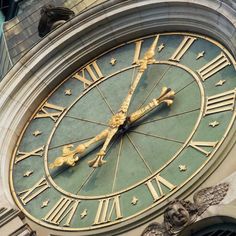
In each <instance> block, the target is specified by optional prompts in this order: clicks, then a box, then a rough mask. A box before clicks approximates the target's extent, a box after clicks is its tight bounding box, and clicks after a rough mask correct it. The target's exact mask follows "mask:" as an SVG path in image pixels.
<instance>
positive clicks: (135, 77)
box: [10, 33, 236, 231]
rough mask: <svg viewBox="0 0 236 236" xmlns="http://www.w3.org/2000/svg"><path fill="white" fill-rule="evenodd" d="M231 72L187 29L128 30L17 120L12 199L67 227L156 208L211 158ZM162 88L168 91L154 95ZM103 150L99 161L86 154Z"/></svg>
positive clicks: (219, 139)
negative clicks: (145, 33) (132, 34)
mask: <svg viewBox="0 0 236 236" xmlns="http://www.w3.org/2000/svg"><path fill="white" fill-rule="evenodd" d="M151 49H152V50H153V51H152V53H151V54H150V50H151ZM147 52H149V53H147ZM145 62H146V64H145ZM234 77H235V61H234V60H233V57H232V56H231V55H230V54H229V53H228V51H227V50H226V49H225V48H224V47H223V46H221V45H220V44H219V43H217V42H215V41H213V40H211V39H208V38H206V37H202V36H199V35H194V34H186V33H168V34H160V35H154V36H149V37H145V38H141V39H135V40H134V41H132V42H127V43H124V44H123V45H120V46H118V47H116V48H113V49H111V50H110V51H108V52H106V53H104V54H103V55H101V56H99V57H97V58H95V59H94V60H93V61H90V62H89V63H88V64H86V65H84V67H82V68H79V69H78V70H77V71H75V72H74V73H73V74H72V75H71V76H70V77H69V78H66V79H65V80H64V81H63V82H62V83H61V84H60V85H59V86H58V87H57V88H55V89H54V90H53V91H52V92H51V94H49V95H48V97H47V98H45V100H44V101H43V103H42V105H41V106H40V107H39V108H38V110H36V111H35V112H34V114H33V116H32V117H31V119H30V120H29V122H28V123H27V124H26V126H25V129H24V131H23V132H22V135H21V137H20V139H19V141H18V144H17V145H16V149H15V153H14V155H13V157H12V162H11V172H10V185H11V190H12V195H13V197H14V199H15V201H16V204H17V205H18V206H19V208H20V209H22V211H23V212H24V213H25V214H26V215H27V216H28V217H29V218H31V219H32V220H34V221H35V222H37V223H39V224H41V225H44V226H46V227H49V228H55V229H59V230H67V231H86V230H91V229H97V228H103V227H104V230H108V229H109V228H107V226H110V225H116V226H117V227H119V223H121V222H124V221H128V220H131V219H132V220H133V221H135V219H136V217H140V216H142V214H147V213H148V211H150V210H153V209H156V210H158V207H160V204H161V203H163V202H164V201H165V200H166V199H167V198H168V197H171V196H172V195H173V194H175V195H174V196H177V194H178V191H179V190H180V189H182V188H188V187H190V186H191V185H192V184H193V182H194V180H195V179H196V176H197V175H199V174H201V173H202V174H203V173H204V171H205V169H206V167H207V166H209V165H212V164H214V162H216V161H218V160H219V158H220V155H219V154H220V152H221V149H222V146H223V145H225V139H227V137H228V136H229V135H230V129H231V127H232V125H233V122H234V119H235V110H234V109H235V104H234V103H235V92H236V90H235V87H236V80H235V78H234ZM135 82H137V87H136V88H135V89H134V93H133V95H132V96H131V95H130V97H129V95H128V97H129V98H131V102H130V104H129V107H128V111H127V114H126V113H125V114H124V112H123V113H122V112H121V113H122V114H124V116H125V121H124V120H123V121H122V122H121V125H120V126H119V125H116V122H118V123H119V119H115V118H117V116H115V114H119V115H120V114H121V113H120V111H121V110H122V109H123V108H121V104H123V101H126V102H127V94H130V91H131V90H132V89H130V87H131V85H132V86H133V85H134V83H135ZM165 87H168V88H171V89H172V90H173V91H174V92H175V95H174V100H173V94H172V95H171V96H170V97H169V98H167V99H166V100H165V102H162V103H160V104H159V103H158V102H159V101H160V95H161V94H162V93H163V88H165ZM158 99H159V100H158ZM172 100H173V104H171V103H172ZM167 101H171V102H170V103H168V102H167ZM167 103H168V104H167ZM168 105H169V106H168ZM150 107H152V108H151V109H150ZM137 114H138V118H137V119H134V118H133V117H135V115H137ZM140 114H142V115H140ZM112 117H113V118H112ZM127 117H128V118H127ZM111 118H112V119H111ZM125 124H126V125H125ZM127 124H128V125H127ZM113 131H114V135H111V133H112V132H113ZM108 137H110V140H108ZM108 141H109V142H108ZM104 143H105V149H102V150H101V148H102V147H104V146H103V145H104ZM106 144H107V145H106ZM82 147H83V148H82ZM81 148H82V149H81ZM104 150H105V156H104V158H103V160H104V161H106V163H103V164H102V161H101V160H100V162H96V161H97V160H98V159H99V158H97V159H96V156H98V153H100V154H101V151H104ZM69 157H70V158H71V159H70V158H69ZM65 160H68V161H67V162H66V161H65ZM71 160H72V161H71ZM91 160H95V161H94V162H91ZM89 161H90V162H89ZM88 162H89V163H90V164H88ZM98 163H99V164H98ZM101 164H102V165H101ZM96 165H101V166H99V167H97V168H95V167H96Z"/></svg>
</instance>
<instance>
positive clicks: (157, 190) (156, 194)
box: [145, 174, 176, 202]
mask: <svg viewBox="0 0 236 236" xmlns="http://www.w3.org/2000/svg"><path fill="white" fill-rule="evenodd" d="M145 184H146V185H147V187H148V190H149V191H150V193H151V195H152V197H153V200H154V202H155V201H157V200H159V199H160V198H162V197H164V196H165V195H166V194H165V192H164V191H163V189H162V186H165V187H167V188H168V189H169V191H172V190H173V189H174V188H175V187H176V186H175V185H173V184H172V183H170V182H169V181H168V180H166V179H164V178H163V177H161V176H160V175H159V174H158V175H156V176H155V177H154V178H152V179H150V180H148V181H147V182H146V183H145Z"/></svg>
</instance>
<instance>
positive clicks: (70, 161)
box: [49, 129, 109, 169]
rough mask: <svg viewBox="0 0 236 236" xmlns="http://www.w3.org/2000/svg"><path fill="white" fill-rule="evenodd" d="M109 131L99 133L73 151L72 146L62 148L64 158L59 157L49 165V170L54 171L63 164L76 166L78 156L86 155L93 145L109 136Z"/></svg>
mask: <svg viewBox="0 0 236 236" xmlns="http://www.w3.org/2000/svg"><path fill="white" fill-rule="evenodd" d="M108 130H109V129H105V130H103V131H102V132H101V133H99V134H98V135H96V136H95V137H93V138H92V139H90V140H89V141H87V142H85V143H82V144H79V145H78V146H77V147H76V148H75V149H71V148H72V147H73V145H72V144H69V145H65V146H64V147H63V148H62V156H59V157H57V158H56V159H55V161H54V162H53V163H51V164H50V165H49V168H50V169H53V168H55V167H58V166H62V165H63V164H66V165H68V166H74V165H75V164H76V162H77V161H78V160H79V157H78V156H77V155H76V154H82V153H84V152H85V150H86V149H87V148H88V147H89V146H91V145H92V144H93V143H96V142H98V141H100V140H102V139H105V138H106V137H107V135H108Z"/></svg>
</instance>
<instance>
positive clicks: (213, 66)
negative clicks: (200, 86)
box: [197, 52, 230, 81]
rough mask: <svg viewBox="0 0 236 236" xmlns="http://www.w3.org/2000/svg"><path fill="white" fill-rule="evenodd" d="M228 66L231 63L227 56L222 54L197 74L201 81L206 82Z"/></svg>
mask: <svg viewBox="0 0 236 236" xmlns="http://www.w3.org/2000/svg"><path fill="white" fill-rule="evenodd" d="M228 65H230V61H229V60H228V58H227V57H226V56H225V54H224V53H223V52H221V53H220V54H219V55H218V56H217V57H216V58H215V59H213V60H211V61H210V62H209V63H207V64H206V65H205V66H203V67H202V68H201V69H199V70H198V71H197V72H198V74H199V75H200V76H201V79H202V80H203V81H205V80H206V79H208V78H209V77H210V76H212V75H214V74H215V73H217V72H218V71H220V70H221V69H223V68H225V67H226V66H228Z"/></svg>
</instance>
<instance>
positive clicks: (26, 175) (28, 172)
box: [23, 170, 34, 177]
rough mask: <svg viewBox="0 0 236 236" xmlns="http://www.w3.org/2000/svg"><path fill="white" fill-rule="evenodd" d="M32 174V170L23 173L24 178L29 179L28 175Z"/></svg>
mask: <svg viewBox="0 0 236 236" xmlns="http://www.w3.org/2000/svg"><path fill="white" fill-rule="evenodd" d="M33 173H34V172H33V171H32V170H27V171H26V172H25V173H24V175H23V176H24V177H29V176H30V175H32V174H33Z"/></svg>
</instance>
